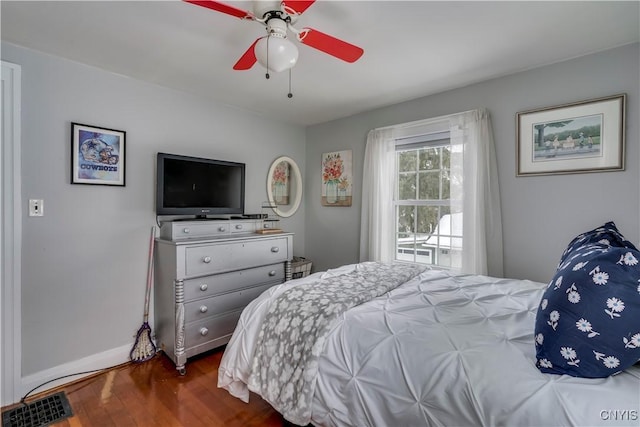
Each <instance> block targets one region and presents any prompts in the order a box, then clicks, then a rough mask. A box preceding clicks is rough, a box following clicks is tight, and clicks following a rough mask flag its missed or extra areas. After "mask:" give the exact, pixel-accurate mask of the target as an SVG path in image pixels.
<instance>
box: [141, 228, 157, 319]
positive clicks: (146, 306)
mask: <svg viewBox="0 0 640 427" xmlns="http://www.w3.org/2000/svg"><path fill="white" fill-rule="evenodd" d="M155 238H156V226H155V225H154V226H153V227H151V238H150V239H149V268H148V270H147V291H146V293H145V296H144V323H147V320H149V299H150V297H151V284H152V282H153V248H154V244H155V241H156V240H155Z"/></svg>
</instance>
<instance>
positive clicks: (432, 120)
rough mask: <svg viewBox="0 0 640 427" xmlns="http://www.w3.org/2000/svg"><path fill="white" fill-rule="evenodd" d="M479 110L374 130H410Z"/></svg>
mask: <svg viewBox="0 0 640 427" xmlns="http://www.w3.org/2000/svg"><path fill="white" fill-rule="evenodd" d="M478 110H480V109H479V108H474V109H473V110H467V111H462V112H460V113H453V114H446V115H444V116H438V117H433V118H430V119H421V120H415V121H413V122H407V123H400V124H397V125H390V126H383V127H379V128H375V129H373V130H385V129H398V128H410V127H414V126H422V125H427V124H430V123H437V122H441V121H444V120H446V119H448V118H449V117H453V116H457V115H459V114H467V113H471V112H473V111H478Z"/></svg>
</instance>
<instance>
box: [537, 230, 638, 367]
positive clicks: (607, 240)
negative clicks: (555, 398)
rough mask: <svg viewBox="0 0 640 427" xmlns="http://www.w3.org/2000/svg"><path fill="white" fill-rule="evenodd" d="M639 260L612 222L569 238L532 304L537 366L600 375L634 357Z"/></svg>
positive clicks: (635, 349)
mask: <svg viewBox="0 0 640 427" xmlns="http://www.w3.org/2000/svg"><path fill="white" fill-rule="evenodd" d="M580 243H581V244H580ZM639 262H640V252H639V251H638V250H637V249H636V248H635V246H633V244H631V243H630V242H628V241H627V240H626V239H624V237H622V235H621V234H620V233H619V232H618V230H617V229H616V228H615V224H613V223H612V222H610V223H607V224H605V226H604V227H600V228H597V229H595V230H592V231H591V232H587V233H584V234H582V235H580V236H578V237H576V239H574V240H573V241H572V242H571V244H570V245H569V248H568V249H567V251H565V253H564V254H563V259H562V260H561V262H560V266H559V267H558V270H557V271H556V274H555V276H554V277H553V279H552V280H551V282H550V283H549V286H548V287H547V290H546V291H545V293H544V295H543V297H542V301H541V302H540V306H539V307H538V312H537V316H536V325H535V342H536V358H537V361H536V365H537V367H538V369H540V371H542V372H545V373H551V374H567V375H571V376H574V377H586V378H603V377H608V376H610V375H614V374H616V373H618V372H621V371H623V370H624V369H626V368H628V367H630V366H631V365H633V364H634V363H636V362H638V361H640V264H639Z"/></svg>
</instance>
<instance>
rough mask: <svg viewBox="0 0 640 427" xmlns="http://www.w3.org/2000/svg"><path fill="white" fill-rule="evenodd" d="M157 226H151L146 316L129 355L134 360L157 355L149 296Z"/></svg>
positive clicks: (145, 299)
mask: <svg viewBox="0 0 640 427" xmlns="http://www.w3.org/2000/svg"><path fill="white" fill-rule="evenodd" d="M155 236H156V227H155V226H153V227H151V238H150V240H149V268H148V270H147V291H146V294H145V297H144V318H143V322H142V326H141V327H140V329H138V333H137V334H136V341H135V342H134V343H133V348H132V349H131V353H129V357H130V358H131V360H132V361H133V362H144V361H147V360H149V359H151V358H152V357H153V356H155V355H156V346H155V344H154V343H153V340H152V339H151V326H149V323H148V320H149V297H150V295H151V283H152V282H153V247H154V243H155Z"/></svg>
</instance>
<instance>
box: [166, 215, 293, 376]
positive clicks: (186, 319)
mask: <svg viewBox="0 0 640 427" xmlns="http://www.w3.org/2000/svg"><path fill="white" fill-rule="evenodd" d="M254 230H255V221H251V220H220V221H213V220H212V221H194V222H185V221H181V222H177V223H164V224H163V225H162V227H161V230H160V235H161V237H160V238H159V239H156V249H155V251H156V252H155V261H154V263H155V286H154V319H155V322H154V328H155V334H156V339H157V342H158V347H159V348H161V349H162V350H163V351H164V353H165V354H166V355H167V356H169V358H171V360H173V362H174V363H175V365H176V369H177V370H178V372H180V374H183V375H184V374H185V373H186V370H185V364H186V361H187V358H189V357H191V356H195V355H196V354H199V353H202V352H204V351H207V350H211V349H213V348H215V347H219V346H221V345H223V344H226V343H227V342H228V341H229V339H230V338H231V334H232V333H233V330H234V329H235V327H236V323H237V321H238V318H239V317H240V313H241V312H242V310H243V309H244V307H245V306H246V305H247V304H248V303H249V302H250V301H251V300H253V299H254V298H256V297H257V296H258V295H260V293H262V292H263V291H264V290H266V289H268V288H269V287H271V286H273V285H276V284H279V283H282V282H284V281H285V280H289V279H291V259H292V258H293V234H292V233H278V234H267V235H261V234H255V233H253V231H254ZM192 236H195V237H192ZM171 239H173V240H171Z"/></svg>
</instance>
